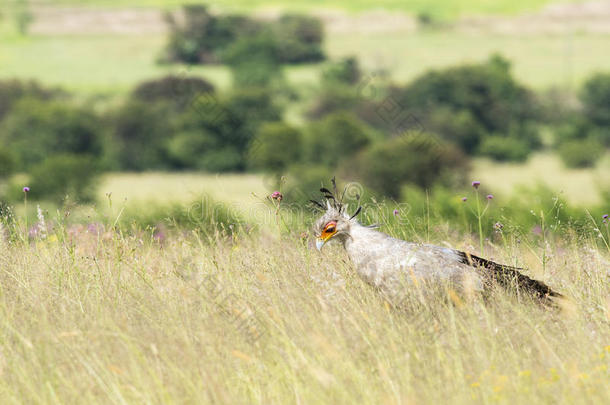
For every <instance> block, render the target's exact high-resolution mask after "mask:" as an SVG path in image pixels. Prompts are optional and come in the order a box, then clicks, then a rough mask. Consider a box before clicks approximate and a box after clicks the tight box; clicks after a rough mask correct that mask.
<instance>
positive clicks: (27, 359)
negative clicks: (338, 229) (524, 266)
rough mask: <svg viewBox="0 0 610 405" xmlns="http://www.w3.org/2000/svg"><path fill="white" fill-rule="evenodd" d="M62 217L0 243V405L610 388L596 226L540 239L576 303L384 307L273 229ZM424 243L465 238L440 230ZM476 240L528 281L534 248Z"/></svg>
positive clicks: (478, 395)
mask: <svg viewBox="0 0 610 405" xmlns="http://www.w3.org/2000/svg"><path fill="white" fill-rule="evenodd" d="M293 226H294V227H295V229H294V231H295V232H294V233H295V234H296V235H298V234H299V233H300V232H301V231H306V230H307V228H306V226H305V224H300V225H299V224H293ZM9 228H10V227H9V226H7V225H6V224H5V225H3V233H4V234H5V236H6V233H7V232H8V231H9V230H10V229H17V228H10V229H9ZM400 228H401V225H400V226H399V225H396V226H395V227H392V228H391V229H390V231H391V232H393V233H398V232H399V230H400ZM57 229H58V231H57V232H59V233H60V234H61V235H64V237H53V235H50V236H49V237H46V238H44V239H41V238H31V239H30V240H29V241H27V242H25V241H24V240H23V239H21V240H20V239H19V238H13V239H10V240H9V239H7V238H3V239H2V242H1V244H2V246H1V248H0V269H1V271H0V322H1V323H2V328H1V329H0V375H1V376H2V378H1V379H0V401H1V402H2V403H7V404H10V403H91V404H95V403H100V404H108V403H193V404H200V403H240V404H241V403H264V404H274V403H277V404H285V403H307V404H309V403H346V404H348V403H349V404H353V403H358V404H368V403H370V404H379V403H389V404H408V403H492V402H494V403H495V402H498V403H562V402H563V403H603V402H604V401H605V400H606V399H607V398H608V397H610V385H609V384H608V383H607V382H608V381H609V379H610V370H609V368H608V367H609V366H610V326H609V325H610V299H609V298H608V297H610V283H609V282H608V281H609V280H608V277H609V274H608V269H609V268H610V262H609V261H608V255H607V253H606V252H604V251H602V250H599V249H598V248H597V245H596V242H595V239H596V238H597V235H595V234H593V233H591V234H588V235H582V236H581V237H580V239H578V238H569V237H567V234H568V233H564V235H557V236H556V237H555V238H552V239H549V240H547V242H548V244H549V246H548V249H547V259H546V272H545V274H544V281H546V282H547V283H549V284H550V285H551V286H552V287H553V288H555V289H557V290H559V291H561V292H562V293H564V294H566V295H567V296H569V297H570V302H571V304H570V305H568V306H567V308H566V309H564V310H551V309H545V308H542V307H540V306H537V305H534V304H532V303H531V302H528V301H527V300H524V301H520V300H519V299H517V298H516V297H513V296H511V295H509V294H507V293H504V292H502V291H496V292H494V294H493V295H492V297H491V299H489V300H488V301H487V302H482V301H478V300H475V301H472V302H470V301H465V300H461V299H460V298H459V297H457V298H454V299H453V301H449V303H448V302H447V300H446V299H444V297H441V296H438V297H437V296H435V297H430V298H428V299H427V301H426V302H425V305H421V304H420V305H416V304H415V303H411V302H410V301H409V300H408V301H407V305H406V306H405V307H403V308H394V307H392V306H390V305H388V303H386V302H385V301H384V300H383V299H382V298H381V297H380V296H379V294H378V293H377V292H376V291H375V290H374V289H373V288H371V287H370V286H368V285H367V284H365V283H364V282H363V281H362V280H360V279H359V278H358V276H357V275H356V273H355V271H354V269H353V267H352V266H351V264H350V263H349V261H348V259H347V257H346V255H345V253H344V252H343V250H342V249H341V248H340V247H339V246H329V248H328V249H327V248H325V250H324V251H323V252H322V253H319V252H317V251H316V250H315V249H313V248H312V246H311V242H309V241H308V240H307V239H303V238H299V237H295V236H291V234H287V233H282V232H281V231H280V229H278V228H274V227H269V229H270V230H266V231H265V230H263V231H261V232H256V233H252V232H248V231H245V230H243V229H239V230H237V233H236V234H235V235H234V236H233V237H232V238H227V237H226V236H224V235H223V234H221V233H216V234H215V235H213V237H212V238H205V239H204V238H202V237H201V236H200V234H198V233H188V232H174V233H171V234H169V235H168V236H167V238H166V239H164V240H163V241H159V240H157V239H146V238H142V237H141V234H139V233H137V232H118V231H110V230H102V231H99V232H93V231H91V230H89V229H86V228H85V227H83V228H74V227H67V228H66V229H64V230H63V231H61V228H59V227H58V228H57ZM61 235H60V236H61ZM427 238H428V239H429V240H430V242H434V243H439V244H442V243H449V244H452V245H454V246H461V245H468V244H469V243H471V242H472V240H470V239H469V237H463V236H458V235H456V234H452V233H450V232H444V231H442V230H439V229H436V228H435V227H431V231H430V233H429V234H428V235H427ZM475 244H476V242H475ZM489 249H492V250H491V251H490V252H488V254H491V255H493V256H495V257H497V258H498V259H504V260H509V258H511V257H513V256H515V255H516V256H520V257H523V258H524V261H526V262H527V263H529V264H530V265H531V266H532V271H531V272H529V273H528V274H530V275H537V276H540V270H541V265H542V263H541V261H540V260H539V258H538V257H537V256H536V255H534V254H532V249H531V247H530V246H524V244H522V243H521V244H519V243H517V242H516V241H515V240H513V239H511V240H507V241H506V244H505V245H497V246H493V247H490V248H489Z"/></svg>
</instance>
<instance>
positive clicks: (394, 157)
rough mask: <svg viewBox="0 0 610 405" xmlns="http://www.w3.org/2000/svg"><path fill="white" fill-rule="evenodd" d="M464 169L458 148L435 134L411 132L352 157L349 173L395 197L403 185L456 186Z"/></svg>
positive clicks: (463, 159)
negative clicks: (355, 174) (437, 184)
mask: <svg viewBox="0 0 610 405" xmlns="http://www.w3.org/2000/svg"><path fill="white" fill-rule="evenodd" d="M467 168H468V162H467V160H466V159H465V157H464V155H463V154H462V153H461V152H460V151H459V149H457V148H455V147H454V146H452V145H450V144H447V143H444V142H443V141H442V140H440V139H438V138H437V137H436V136H435V135H430V134H421V133H417V134H416V133H413V134H411V135H408V134H407V135H405V136H401V137H398V138H394V139H391V140H389V141H386V142H382V143H379V144H376V145H373V146H372V147H371V148H369V149H368V150H366V151H365V152H363V153H362V154H361V155H360V156H358V157H357V158H356V160H355V161H354V162H353V164H352V167H351V171H353V172H355V173H358V177H359V178H362V179H363V180H364V182H365V184H366V185H368V186H369V187H371V188H372V189H373V190H376V191H378V192H380V193H382V194H383V195H387V196H389V197H392V198H398V197H399V195H400V190H401V186H403V185H405V184H415V185H417V186H419V187H422V188H430V187H432V186H433V185H434V184H436V183H437V182H438V183H439V184H444V185H454V184H457V183H460V182H462V181H463V179H464V177H465V176H466V175H467Z"/></svg>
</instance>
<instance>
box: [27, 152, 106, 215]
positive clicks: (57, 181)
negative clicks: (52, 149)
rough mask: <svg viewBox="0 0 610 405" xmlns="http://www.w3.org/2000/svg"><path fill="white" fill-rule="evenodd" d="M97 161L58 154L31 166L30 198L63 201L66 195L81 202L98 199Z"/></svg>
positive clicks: (88, 157)
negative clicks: (96, 196) (96, 183)
mask: <svg viewBox="0 0 610 405" xmlns="http://www.w3.org/2000/svg"><path fill="white" fill-rule="evenodd" d="M98 173H99V167H98V165H97V162H96V159H95V158H93V157H92V156H86V155H71V154H63V155H55V156H51V157H49V158H47V159H45V160H44V161H42V162H40V163H39V164H37V165H35V166H34V167H32V170H31V171H30V189H31V191H30V195H31V197H32V198H35V199H43V200H51V201H54V202H58V203H59V202H61V201H62V200H63V199H64V198H65V197H66V195H69V196H70V197H71V198H75V199H78V200H80V201H92V200H93V199H94V198H95V188H94V184H95V178H96V176H97V174H98Z"/></svg>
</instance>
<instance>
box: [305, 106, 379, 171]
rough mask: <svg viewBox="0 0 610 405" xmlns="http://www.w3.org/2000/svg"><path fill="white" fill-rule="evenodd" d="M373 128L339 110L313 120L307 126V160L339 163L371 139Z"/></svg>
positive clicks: (328, 165) (333, 164)
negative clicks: (371, 129) (318, 119)
mask: <svg viewBox="0 0 610 405" xmlns="http://www.w3.org/2000/svg"><path fill="white" fill-rule="evenodd" d="M371 140H372V137H371V132H370V129H369V128H368V127H367V126H366V124H364V123H363V122H362V121H360V120H359V119H358V118H356V117H355V116H354V115H353V114H350V113H345V112H337V113H333V114H329V115H327V116H326V117H325V118H324V119H322V120H321V121H317V122H313V123H311V124H310V125H309V127H308V128H307V130H306V136H305V150H306V158H307V161H308V162H312V163H316V164H321V165H325V166H327V167H331V168H334V167H337V166H338V164H339V162H340V161H342V160H345V159H348V158H350V157H352V156H353V155H355V154H356V153H358V152H359V151H361V150H363V149H364V148H365V147H366V146H368V145H369V144H370V143H371Z"/></svg>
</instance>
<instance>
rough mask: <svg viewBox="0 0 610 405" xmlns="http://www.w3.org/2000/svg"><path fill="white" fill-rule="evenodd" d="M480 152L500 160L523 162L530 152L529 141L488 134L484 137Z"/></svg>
mask: <svg viewBox="0 0 610 405" xmlns="http://www.w3.org/2000/svg"><path fill="white" fill-rule="evenodd" d="M479 153H480V154H481V155H483V156H488V157H490V158H492V159H495V160H498V161H512V162H523V161H525V160H526V159H527V157H528V156H529V154H530V148H529V145H528V144H527V142H525V141H524V140H522V139H518V138H514V137H504V136H488V137H486V138H484V139H483V142H481V146H480V147H479Z"/></svg>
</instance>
